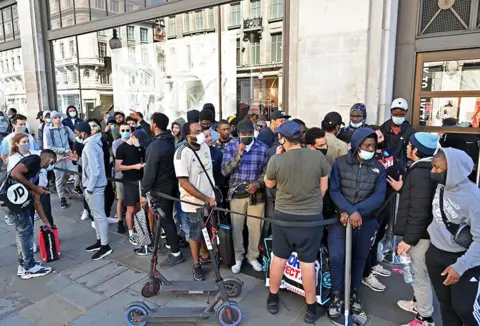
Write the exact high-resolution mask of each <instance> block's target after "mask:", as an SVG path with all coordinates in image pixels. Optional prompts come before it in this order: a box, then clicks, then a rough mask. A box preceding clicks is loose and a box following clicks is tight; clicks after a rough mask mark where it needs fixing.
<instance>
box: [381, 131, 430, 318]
mask: <svg viewBox="0 0 480 326" xmlns="http://www.w3.org/2000/svg"><path fill="white" fill-rule="evenodd" d="M438 140H439V137H438V136H437V135H433V134H430V133H426V132H417V133H415V134H413V135H412V136H411V137H410V143H409V144H408V146H407V158H408V159H409V160H411V161H413V163H411V164H410V166H409V167H408V169H407V175H406V178H405V182H402V179H401V178H400V181H395V180H394V179H392V178H390V177H389V178H388V182H389V183H390V185H391V186H392V188H393V189H395V190H397V191H399V190H400V189H401V194H400V202H399V205H398V207H399V208H398V213H397V220H396V224H395V227H394V232H395V234H396V235H399V236H403V241H401V242H400V243H399V245H398V248H397V253H398V254H399V255H407V254H408V255H410V257H411V259H412V268H413V272H414V274H415V282H414V283H413V284H412V286H413V292H414V294H415V299H416V303H413V302H412V301H407V300H400V301H399V302H398V305H399V306H400V308H402V309H404V310H407V311H413V312H417V315H416V317H415V319H416V320H417V321H418V322H419V323H418V324H420V323H422V324H421V325H433V319H432V315H433V294H432V285H431V283H430V279H429V277H428V272H427V266H426V262H425V253H426V252H427V249H428V247H429V246H430V240H429V236H428V233H427V227H428V226H429V225H430V223H431V222H432V218H433V217H432V201H433V196H434V194H435V189H436V188H437V184H436V182H435V181H433V180H432V179H431V177H430V171H431V170H432V163H431V162H432V156H433V154H434V153H435V150H436V149H437V144H438ZM402 186H403V187H402ZM414 306H416V307H415V308H414Z"/></svg>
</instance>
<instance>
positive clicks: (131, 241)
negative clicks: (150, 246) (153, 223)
mask: <svg viewBox="0 0 480 326" xmlns="http://www.w3.org/2000/svg"><path fill="white" fill-rule="evenodd" d="M128 241H130V243H131V244H132V245H134V246H135V247H136V246H138V244H137V239H135V235H134V234H132V235H131V236H130V237H129V238H128Z"/></svg>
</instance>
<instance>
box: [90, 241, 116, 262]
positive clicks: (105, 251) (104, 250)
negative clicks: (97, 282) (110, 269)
mask: <svg viewBox="0 0 480 326" xmlns="http://www.w3.org/2000/svg"><path fill="white" fill-rule="evenodd" d="M112 251H113V250H112V248H110V246H109V245H108V244H107V245H105V246H101V247H100V249H99V250H97V252H96V253H95V254H94V255H93V256H92V260H99V259H102V258H104V257H106V256H108V255H110V254H111V253H112Z"/></svg>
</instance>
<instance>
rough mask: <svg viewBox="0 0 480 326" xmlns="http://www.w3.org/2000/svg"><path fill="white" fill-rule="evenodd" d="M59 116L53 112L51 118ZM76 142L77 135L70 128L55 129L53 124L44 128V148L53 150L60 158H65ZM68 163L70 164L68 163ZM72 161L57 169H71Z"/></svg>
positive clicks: (65, 162) (58, 165)
mask: <svg viewBox="0 0 480 326" xmlns="http://www.w3.org/2000/svg"><path fill="white" fill-rule="evenodd" d="M56 115H58V112H55V111H54V112H52V113H51V117H52V118H53V117H55V116H56ZM74 142H75V134H74V133H73V131H71V130H70V128H68V127H65V126H64V125H63V124H61V125H60V126H59V127H55V126H54V125H53V124H52V125H50V126H45V127H44V128H43V147H44V148H45V149H51V150H52V151H54V152H55V153H57V154H59V155H60V156H64V155H65V154H66V151H67V150H70V144H73V143H74ZM67 162H68V163H67ZM70 163H71V161H63V162H59V163H57V164H56V167H58V168H61V169H67V168H68V167H71V164H70Z"/></svg>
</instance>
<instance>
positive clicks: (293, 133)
mask: <svg viewBox="0 0 480 326" xmlns="http://www.w3.org/2000/svg"><path fill="white" fill-rule="evenodd" d="M301 132H302V127H300V125H299V124H298V123H296V122H295V121H290V120H288V121H285V122H284V123H282V124H281V125H280V127H278V128H277V129H275V133H276V134H281V135H282V136H284V137H287V138H300V137H301Z"/></svg>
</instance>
